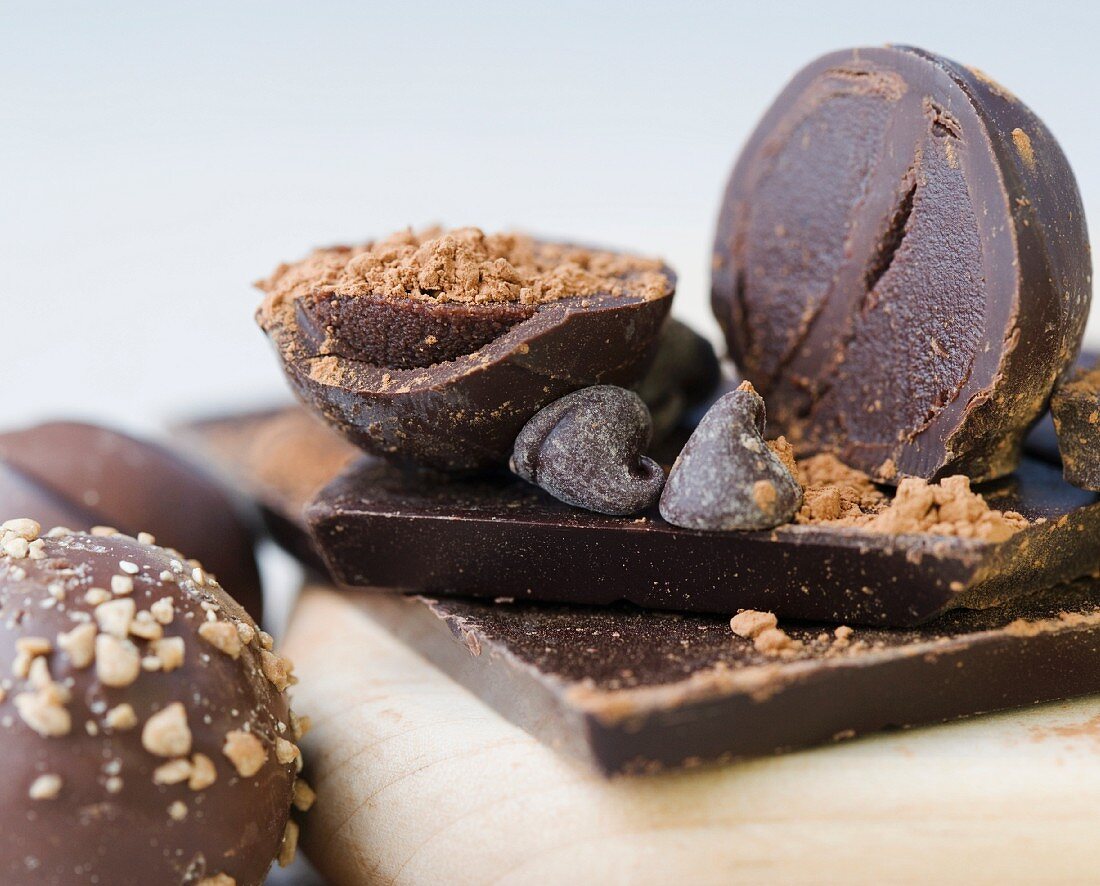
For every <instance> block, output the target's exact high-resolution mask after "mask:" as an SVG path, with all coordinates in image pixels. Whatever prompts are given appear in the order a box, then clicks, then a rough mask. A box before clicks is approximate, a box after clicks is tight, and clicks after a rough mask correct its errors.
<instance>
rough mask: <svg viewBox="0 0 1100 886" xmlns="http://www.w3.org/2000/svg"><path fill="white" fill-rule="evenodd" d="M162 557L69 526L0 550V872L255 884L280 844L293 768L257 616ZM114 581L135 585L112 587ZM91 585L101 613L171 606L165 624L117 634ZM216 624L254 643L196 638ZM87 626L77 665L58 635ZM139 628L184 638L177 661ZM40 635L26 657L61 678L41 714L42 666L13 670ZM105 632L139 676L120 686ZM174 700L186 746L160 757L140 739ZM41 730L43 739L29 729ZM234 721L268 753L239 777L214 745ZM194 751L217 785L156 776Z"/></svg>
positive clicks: (26, 876) (29, 878) (14, 878)
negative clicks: (0, 762) (22, 547)
mask: <svg viewBox="0 0 1100 886" xmlns="http://www.w3.org/2000/svg"><path fill="white" fill-rule="evenodd" d="M173 560H174V557H173V555H172V554H170V553H168V552H166V551H164V550H163V549H160V548H157V547H153V546H150V545H143V544H139V543H138V542H136V541H134V540H133V539H129V538H125V537H121V536H114V537H103V536H90V535H85V534H79V533H78V534H73V535H67V536H62V537H58V538H47V539H44V547H43V551H42V556H41V557H35V556H33V555H32V556H27V557H23V558H18V559H17V558H14V557H11V556H0V663H2V664H0V668H2V676H0V685H2V686H3V687H4V692H3V693H0V740H2V741H3V747H4V752H3V753H4V757H3V759H4V778H3V779H0V881H2V882H4V883H13V884H15V883H45V884H58V886H62V884H72V883H81V884H83V883H87V884H92V883H104V884H106V883H110V884H118V886H128V884H134V886H144V884H150V883H165V884H168V883H173V884H175V883H178V884H192V886H193V884H197V883H198V882H199V880H201V879H202V878H203V877H208V876H209V877H212V876H214V875H216V874H219V873H222V874H227V875H230V876H232V877H234V879H235V880H236V882H237V884H239V886H258V884H260V883H261V882H262V881H263V879H264V875H265V873H266V871H267V870H268V868H269V867H270V865H271V862H272V860H273V859H274V858H275V855H276V853H277V852H278V850H279V846H280V844H281V842H282V837H283V829H284V827H285V825H286V821H287V816H288V812H289V810H290V805H291V790H292V786H293V784H294V780H295V777H296V769H295V766H294V764H293V763H291V764H289V765H287V764H282V763H279V762H278V761H277V760H276V758H275V753H274V747H275V743H276V739H277V738H279V737H282V736H284V735H285V736H286V737H288V738H289V737H290V733H289V732H286V733H284V732H282V731H280V729H279V727H278V724H279V723H282V724H283V726H284V727H287V726H289V724H290V722H291V721H290V719H289V709H288V706H287V699H286V696H285V694H284V693H282V692H280V691H277V690H276V689H275V687H274V686H273V685H272V684H271V683H270V681H269V680H268V679H267V677H266V676H265V674H264V672H263V670H262V666H261V659H260V656H261V654H262V653H261V648H260V639H259V634H258V630H257V629H256V626H255V623H254V622H253V621H252V619H251V618H249V616H248V615H247V614H246V613H245V611H244V610H243V609H241V608H240V607H239V606H238V605H237V604H236V602H235V601H233V600H231V599H230V598H229V597H228V596H227V595H226V594H225V593H223V592H222V591H221V589H220V588H218V587H217V586H216V585H213V584H211V583H208V582H207V581H206V580H205V579H204V580H203V583H202V584H201V585H200V584H197V583H196V581H195V580H194V578H193V576H192V573H191V571H190V568H189V567H181V566H180V565H178V561H177V562H176V563H173ZM125 563H130V564H133V568H132V569H128V568H127V567H126V566H125V565H124V564H125ZM165 575H167V576H170V577H169V578H166V577H165ZM119 576H123V577H125V578H128V579H129V580H130V581H131V582H132V590H125V589H121V590H119V591H118V593H116V594H114V595H112V594H110V593H109V589H111V588H114V587H116V585H115V584H114V583H113V581H112V580H113V579H115V578H117V577H119ZM93 588H99V589H102V590H101V594H102V595H106V596H107V598H108V602H107V603H106V604H105V605H107V606H108V607H110V606H119V605H121V606H125V605H128V604H131V603H132V604H133V611H144V612H145V614H146V617H148V616H149V615H150V610H151V609H152V607H153V606H154V604H157V603H158V601H163V600H165V599H167V600H170V601H171V609H170V618H168V619H167V623H163V622H162V621H152V620H151V619H149V620H148V621H146V622H144V623H143V624H144V627H143V628H142V629H141V632H142V633H143V634H145V636H144V637H139V636H138V635H137V633H136V631H138V630H139V629H138V628H137V627H134V628H133V631H134V632H135V633H131V634H130V635H129V636H126V633H127V629H126V627H125V626H123V628H122V630H121V632H119V631H117V630H116V627H117V625H116V626H115V627H111V626H110V625H111V624H112V623H109V622H108V620H107V617H106V615H105V612H104V610H103V609H102V607H100V608H97V605H98V604H97V603H96V602H95V601H94V600H92V599H91V598H90V597H89V596H88V595H89V592H91V590H92V589H93ZM161 605H162V606H163V605H164V604H163V603H161ZM208 611H209V612H211V613H212V615H208V614H207V613H208ZM212 621H214V622H218V623H220V624H223V625H225V626H226V627H227V628H230V629H231V630H232V631H233V632H234V634H235V632H236V625H237V624H238V623H239V624H243V625H246V628H245V629H246V630H248V629H250V633H251V636H252V638H253V639H252V641H251V643H250V644H244V643H242V648H241V649H240V650H239V652H238V655H237V656H236V657H233V656H231V655H230V654H228V653H225V652H222V651H220V650H218V649H217V648H215V646H213V645H211V644H210V643H209V642H207V641H206V640H205V639H203V638H202V637H201V636H200V634H199V628H200V626H202V625H205V624H208V623H210V622H212ZM97 622H98V625H99V632H98V636H97V637H96V639H95V646H94V647H93V649H94V657H93V658H92V659H91V661H88V662H85V661H83V660H80V659H78V658H77V657H76V654H75V653H74V652H72V651H70V650H72V649H74V648H75V644H74V646H67V645H64V644H63V642H62V639H61V637H60V635H62V634H64V633H68V632H70V631H74V630H75V629H78V628H79V627H80V626H82V625H83V626H95V625H97ZM150 629H151V630H152V631H154V632H156V634H160V633H161V632H162V633H163V636H164V638H172V640H173V642H179V643H181V644H182V645H181V647H180V649H181V658H180V660H179V663H178V666H170V665H166V664H162V663H161V662H163V661H166V660H167V653H164V654H163V657H162V653H161V652H160V649H159V647H158V645H157V644H158V643H159V642H160V640H159V639H158V638H156V637H154V636H153V635H152V634H149V633H148V632H149V630H150ZM119 633H121V634H122V636H121V637H120V638H118V639H115V638H116V637H118V634H119ZM93 634H95V631H93ZM36 637H37V638H41V640H44V641H45V642H46V643H48V644H49V647H50V648H49V651H48V652H46V653H45V654H43V655H42V656H40V657H39V658H37V659H36V660H37V661H39V662H40V663H41V662H44V663H45V665H46V671H45V672H46V673H47V674H48V679H50V680H52V681H53V682H54V683H56V684H57V686H58V687H60V689H59V692H60V694H59V695H57V696H56V699H57V701H56V703H55V704H52V705H50V706H48V707H49V710H50V711H51V712H52V716H51V719H48V720H40V719H39V718H38V717H36V716H34V711H35V708H34V707H33V705H31V706H29V707H28V703H29V702H33V701H34V700H35V699H36V697H37V696H39V695H41V694H42V693H43V692H44V691H46V690H44V689H43V685H44V684H43V683H41V682H40V679H41V675H36V672H35V669H34V667H32V668H31V669H30V673H29V675H28V674H26V673H24V672H23V671H21V670H20V667H19V665H18V660H19V652H20V650H21V649H22V648H23V647H22V646H21V644H22V643H25V642H27V641H28V639H29V638H36ZM106 639H110V640H111V641H112V642H114V643H115V644H116V646H117V647H118V648H120V649H124V650H125V655H126V656H127V657H128V659H129V660H130V661H129V663H130V664H131V665H132V667H133V669H134V670H131V671H130V672H129V673H128V674H126V675H125V676H123V677H122V678H121V679H120V678H119V673H120V671H125V668H123V667H122V666H121V665H118V664H117V662H116V666H115V667H114V668H111V669H108V668H107V665H108V663H109V662H110V661H113V660H114V659H112V658H111V657H109V656H108V655H107V652H108V650H107V649H106V648H105V647H103V646H101V645H100V643H101V641H104V640H106ZM139 656H140V657H141V659H142V660H144V664H143V666H141V667H138V660H139V658H138V657H139ZM151 663H152V665H151ZM123 705H129V707H130V709H131V711H132V714H131V715H130V716H131V717H132V719H131V720H130V721H129V722H125V721H124V720H122V719H116V714H115V713H114V712H116V709H117V708H119V707H120V706H123ZM173 705H178V706H182V709H183V711H184V714H185V716H186V723H187V726H188V728H189V731H190V738H189V740H188V742H187V747H186V750H182V749H175V750H174V751H173V752H172V753H171V754H169V753H167V752H165V751H164V750H163V748H162V746H161V743H160V742H157V741H155V740H153V739H151V738H148V737H147V733H146V726H147V724H149V723H150V721H151V720H152V718H153V717H154V716H156V715H158V714H160V713H162V712H164V711H165V710H166V709H168V708H170V707H171V706H173ZM58 715H61V720H60V721H58V720H57V716H58ZM44 726H48V727H49V728H50V731H49V733H48V734H41V733H40V730H41V729H42V728H43V727H44ZM242 728H246V729H247V730H248V731H249V732H250V733H251V734H253V735H254V736H256V737H257V738H258V739H259V740H260V742H261V743H262V751H263V753H264V754H265V757H264V759H263V762H262V764H261V765H260V766H258V767H257V769H256V770H255V772H254V773H253V774H252V775H250V776H248V777H244V776H242V775H240V774H239V773H238V771H237V770H236V769H235V767H234V764H233V763H232V762H231V761H230V759H228V758H227V756H226V755H225V754H224V753H223V746H224V745H225V742H226V737H227V733H229V732H230V731H232V730H240V729H242ZM153 748H156V749H157V752H156V753H154V752H153V750H151V749H153ZM196 754H202V755H204V756H205V758H206V759H207V761H208V762H209V763H210V764H211V765H212V769H213V781H209V778H208V779H207V780H206V781H204V782H203V783H202V784H201V785H200V784H198V783H196V784H194V785H192V784H189V776H185V777H184V778H183V779H182V780H175V781H170V782H169V781H165V780H164V778H163V777H161V776H158V775H157V774H156V773H157V770H158V769H159V767H161V766H162V765H164V764H166V763H168V762H169V761H170V760H177V761H182V765H184V766H187V765H188V764H189V763H190V762H191V761H192V760H194V759H195V757H194V755H196ZM40 776H56V777H57V778H59V779H60V785H59V787H58V789H57V791H56V794H55V795H54V796H46V797H42V798H35V797H33V796H31V794H32V793H33V787H32V786H33V785H34V784H35V782H36V781H37V779H38V778H39V777H40ZM158 781H159V783H158Z"/></svg>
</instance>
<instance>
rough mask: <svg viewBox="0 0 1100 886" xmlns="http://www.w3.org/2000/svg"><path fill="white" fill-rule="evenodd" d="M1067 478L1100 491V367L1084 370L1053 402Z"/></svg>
mask: <svg viewBox="0 0 1100 886" xmlns="http://www.w3.org/2000/svg"><path fill="white" fill-rule="evenodd" d="M1050 412H1051V415H1052V416H1053V417H1054V430H1055V433H1056V434H1057V435H1058V452H1059V453H1060V454H1061V457H1062V473H1063V475H1064V476H1065V478H1066V480H1067V481H1068V482H1070V483H1072V484H1073V485H1074V486H1079V487H1081V488H1082V489H1091V490H1100V366H1096V367H1093V368H1092V369H1082V370H1080V371H1079V372H1078V373H1077V374H1076V375H1074V376H1073V378H1072V379H1071V380H1070V381H1069V383H1067V384H1065V385H1063V386H1062V387H1061V388H1059V389H1058V390H1057V391H1056V392H1055V394H1054V397H1053V399H1052V400H1051V402H1050Z"/></svg>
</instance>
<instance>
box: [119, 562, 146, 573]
mask: <svg viewBox="0 0 1100 886" xmlns="http://www.w3.org/2000/svg"><path fill="white" fill-rule="evenodd" d="M118 568H119V569H121V570H122V571H123V572H125V573H126V574H127V575H137V574H138V573H139V572H141V567H140V566H138V565H137V563H134V562H133V561H132V560H119V561H118Z"/></svg>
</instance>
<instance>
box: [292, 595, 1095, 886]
mask: <svg viewBox="0 0 1100 886" xmlns="http://www.w3.org/2000/svg"><path fill="white" fill-rule="evenodd" d="M371 605H372V604H371V601H370V599H369V598H367V597H363V596H352V597H345V596H341V595H340V594H338V593H336V592H335V591H333V590H331V589H329V588H326V587H323V586H313V587H309V588H307V589H306V591H305V592H304V594H303V597H302V599H301V601H300V602H299V605H298V607H297V610H296V612H295V614H294V617H293V619H292V620H291V624H290V628H289V633H288V636H287V639H286V644H285V645H286V649H287V652H288V654H289V655H290V656H291V657H292V658H293V659H294V661H295V663H296V665H297V673H298V674H299V676H300V677H301V683H300V684H299V685H298V686H297V687H296V689H295V708H296V709H297V710H299V711H301V712H303V713H307V714H309V715H311V717H312V718H313V724H314V727H313V730H312V731H311V732H310V734H309V735H308V736H307V737H306V739H305V747H306V754H307V757H306V759H307V766H308V768H309V777H310V779H311V781H312V783H313V785H314V787H315V788H316V789H317V791H318V794H319V800H318V803H317V805H316V806H315V807H314V809H313V810H312V811H311V812H310V814H309V815H308V816H306V817H305V818H307V820H308V821H307V824H306V828H305V830H304V833H303V845H304V849H305V851H306V853H307V854H308V855H309V857H310V859H311V860H312V861H313V863H314V864H315V865H316V866H317V867H318V868H319V869H320V870H321V871H322V873H324V874H325V875H326V877H328V878H329V879H330V880H331V882H333V883H334V884H362V883H402V884H406V883H407V884H414V883H415V884H419V883H433V884H434V883H455V884H464V883H471V884H475V883H476V884H482V883H502V884H512V883H516V884H518V883H524V884H527V883H562V882H568V883H573V884H577V883H584V884H587V883H600V884H615V883H624V884H626V883H629V884H647V883H655V884H656V883H678V884H696V883H699V884H709V883H759V882H768V883H840V882H843V883H1089V882H1097V883H1100V859H1098V857H1097V855H1096V851H1095V845H1096V842H1097V838H1098V837H1100V697H1097V696H1094V697H1090V698H1087V699H1081V700H1077V701H1073V702H1065V703H1058V704H1048V705H1042V706H1038V707H1035V708H1033V709H1031V710H1027V711H1017V712H1013V713H1007V714H999V715H993V716H986V717H978V718H973V719H970V720H967V721H963V722H958V723H954V724H950V725H945V726H936V727H931V728H927V729H919V730H911V731H906V732H898V733H894V734H890V735H880V736H877V737H872V738H866V739H861V740H858V741H853V742H848V743H844V744H840V745H833V746H830V747H825V748H820V749H817V750H811V751H805V752H801V753H795V754H789V755H786V756H782V757H774V758H768V759H762V760H757V761H752V762H747V763H740V764H735V765H730V766H726V767H721V768H708V769H700V770H694V771H683V772H679V773H669V774H663V775H657V776H646V777H637V778H619V779H615V780H611V781H608V780H606V779H603V778H602V777H600V776H598V775H595V774H593V773H592V772H590V771H588V770H585V769H582V768H581V767H580V766H578V765H577V764H575V763H572V762H570V761H569V760H567V759H565V758H563V757H560V756H558V755H557V754H555V753H554V751H553V750H551V749H550V748H548V747H546V746H545V745H543V744H541V743H539V742H538V741H537V740H536V739H534V738H532V737H531V736H529V735H528V734H527V733H526V732H524V731H522V730H520V729H519V728H518V727H516V726H513V725H512V724H510V723H509V722H507V721H505V720H504V719H502V718H501V717H500V716H499V715H498V714H496V713H495V712H494V711H493V710H491V709H490V708H489V707H487V706H485V705H484V704H482V703H481V702H480V701H479V700H478V699H477V698H476V697H474V696H473V695H471V694H470V693H469V692H467V691H466V690H465V689H463V688H462V687H461V686H459V685H458V684H457V683H455V682H453V681H452V680H450V679H449V678H448V677H447V676H446V675H445V674H444V673H442V672H441V671H439V670H437V669H436V668H435V667H434V666H432V665H430V664H428V663H427V662H426V661H425V660H424V659H422V658H421V657H419V656H418V655H417V654H416V653H414V652H413V651H411V650H410V649H408V648H407V647H405V646H404V645H403V644H402V643H400V642H399V641H397V640H395V639H394V638H393V637H392V636H391V635H390V634H389V633H387V631H386V630H385V629H384V628H383V627H382V626H381V625H380V624H379V623H378V622H377V621H375V620H374V619H373V618H372V616H371ZM455 642H457V641H455Z"/></svg>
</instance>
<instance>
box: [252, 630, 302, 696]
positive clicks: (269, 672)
mask: <svg viewBox="0 0 1100 886" xmlns="http://www.w3.org/2000/svg"><path fill="white" fill-rule="evenodd" d="M261 636H262V635H261ZM260 667H261V668H263V672H264V676H265V677H267V679H268V681H269V682H270V683H271V685H272V686H274V687H275V688H276V689H278V690H279V691H280V692H282V691H283V690H284V689H286V687H287V686H289V685H290V681H291V671H292V670H293V669H294V666H293V665H292V664H291V662H290V659H288V658H283V657H282V656H281V655H276V654H275V653H273V652H268V651H267V650H266V649H261V650H260Z"/></svg>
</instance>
